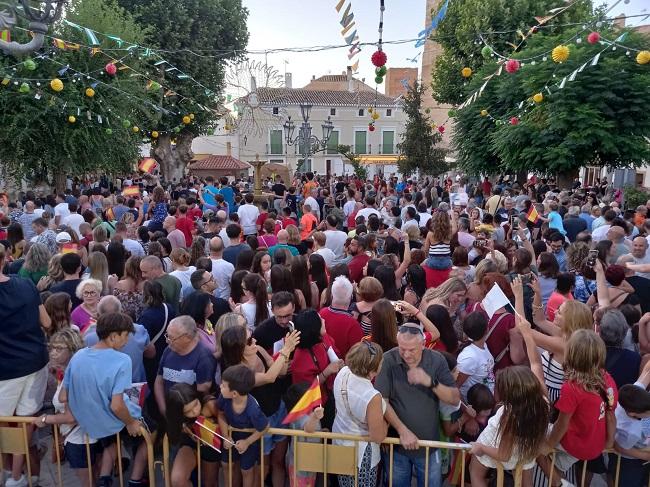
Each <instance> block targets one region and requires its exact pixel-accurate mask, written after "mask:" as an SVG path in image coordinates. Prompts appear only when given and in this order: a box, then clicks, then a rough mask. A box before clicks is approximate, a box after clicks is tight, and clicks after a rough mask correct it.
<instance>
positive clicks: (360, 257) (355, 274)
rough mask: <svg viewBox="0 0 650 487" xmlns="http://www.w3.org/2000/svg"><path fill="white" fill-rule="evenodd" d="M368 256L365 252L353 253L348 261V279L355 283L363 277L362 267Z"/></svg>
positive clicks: (368, 258)
mask: <svg viewBox="0 0 650 487" xmlns="http://www.w3.org/2000/svg"><path fill="white" fill-rule="evenodd" d="M369 260H370V257H368V254H366V253H365V252H362V253H360V254H357V255H355V256H354V257H352V260H351V261H350V262H349V263H348V269H349V271H350V279H351V280H352V281H354V282H356V283H357V284H359V282H360V281H361V279H363V268H364V267H365V266H366V264H367V263H368V261H369Z"/></svg>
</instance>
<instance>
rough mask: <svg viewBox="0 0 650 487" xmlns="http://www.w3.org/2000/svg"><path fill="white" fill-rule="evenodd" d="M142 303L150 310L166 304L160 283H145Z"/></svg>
mask: <svg viewBox="0 0 650 487" xmlns="http://www.w3.org/2000/svg"><path fill="white" fill-rule="evenodd" d="M142 302H143V303H144V305H145V306H147V307H149V308H157V307H158V306H162V304H163V303H164V302H165V295H164V293H163V287H162V285H161V284H160V283H159V282H158V281H144V285H143V286H142Z"/></svg>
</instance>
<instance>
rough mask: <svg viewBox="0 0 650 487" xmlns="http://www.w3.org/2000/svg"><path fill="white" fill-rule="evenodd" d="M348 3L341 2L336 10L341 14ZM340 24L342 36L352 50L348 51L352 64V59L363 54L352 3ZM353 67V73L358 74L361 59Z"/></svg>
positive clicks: (342, 0) (336, 6)
mask: <svg viewBox="0 0 650 487" xmlns="http://www.w3.org/2000/svg"><path fill="white" fill-rule="evenodd" d="M346 1H347V0H339V1H338V3H337V4H336V5H335V7H334V8H335V9H336V11H337V12H338V13H341V10H343V6H344V5H345V2H346ZM340 24H341V26H342V27H343V29H342V30H341V35H342V36H343V39H344V40H345V43H346V44H347V45H348V46H350V48H349V49H348V62H352V59H354V58H355V57H357V56H358V54H359V53H360V52H361V47H360V46H359V43H360V42H361V41H360V39H359V35H358V34H357V29H356V21H355V20H354V12H353V11H352V2H351V1H350V3H348V5H347V7H346V8H345V10H343V14H342V16H341V21H340ZM351 67H352V72H353V73H356V72H357V71H358V70H359V59H357V60H356V61H354V62H353V63H352V65H351Z"/></svg>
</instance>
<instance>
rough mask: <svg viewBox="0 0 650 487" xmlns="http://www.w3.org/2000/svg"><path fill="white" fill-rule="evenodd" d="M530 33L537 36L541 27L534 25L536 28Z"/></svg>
mask: <svg viewBox="0 0 650 487" xmlns="http://www.w3.org/2000/svg"><path fill="white" fill-rule="evenodd" d="M530 31H531V32H532V33H533V34H537V33H538V32H539V25H534V26H533V27H532V28H531V29H530Z"/></svg>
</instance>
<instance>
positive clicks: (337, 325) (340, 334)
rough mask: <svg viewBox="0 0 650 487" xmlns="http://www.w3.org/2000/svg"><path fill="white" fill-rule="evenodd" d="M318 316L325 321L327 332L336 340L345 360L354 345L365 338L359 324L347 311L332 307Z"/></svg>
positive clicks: (322, 310) (325, 309) (324, 309)
mask: <svg viewBox="0 0 650 487" xmlns="http://www.w3.org/2000/svg"><path fill="white" fill-rule="evenodd" d="M318 314H319V315H321V317H322V318H323V320H325V330H327V334H328V335H329V336H330V337H332V340H334V344H335V345H336V348H337V349H339V350H340V351H341V358H344V357H345V356H346V355H347V354H348V350H350V348H352V345H354V344H355V343H358V342H360V341H361V339H362V338H363V331H361V326H359V322H358V321H357V320H355V319H354V318H353V317H352V315H351V314H350V313H348V311H347V310H343V309H337V308H332V307H331V306H330V307H329V308H323V309H321V310H320V311H319V312H318Z"/></svg>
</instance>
